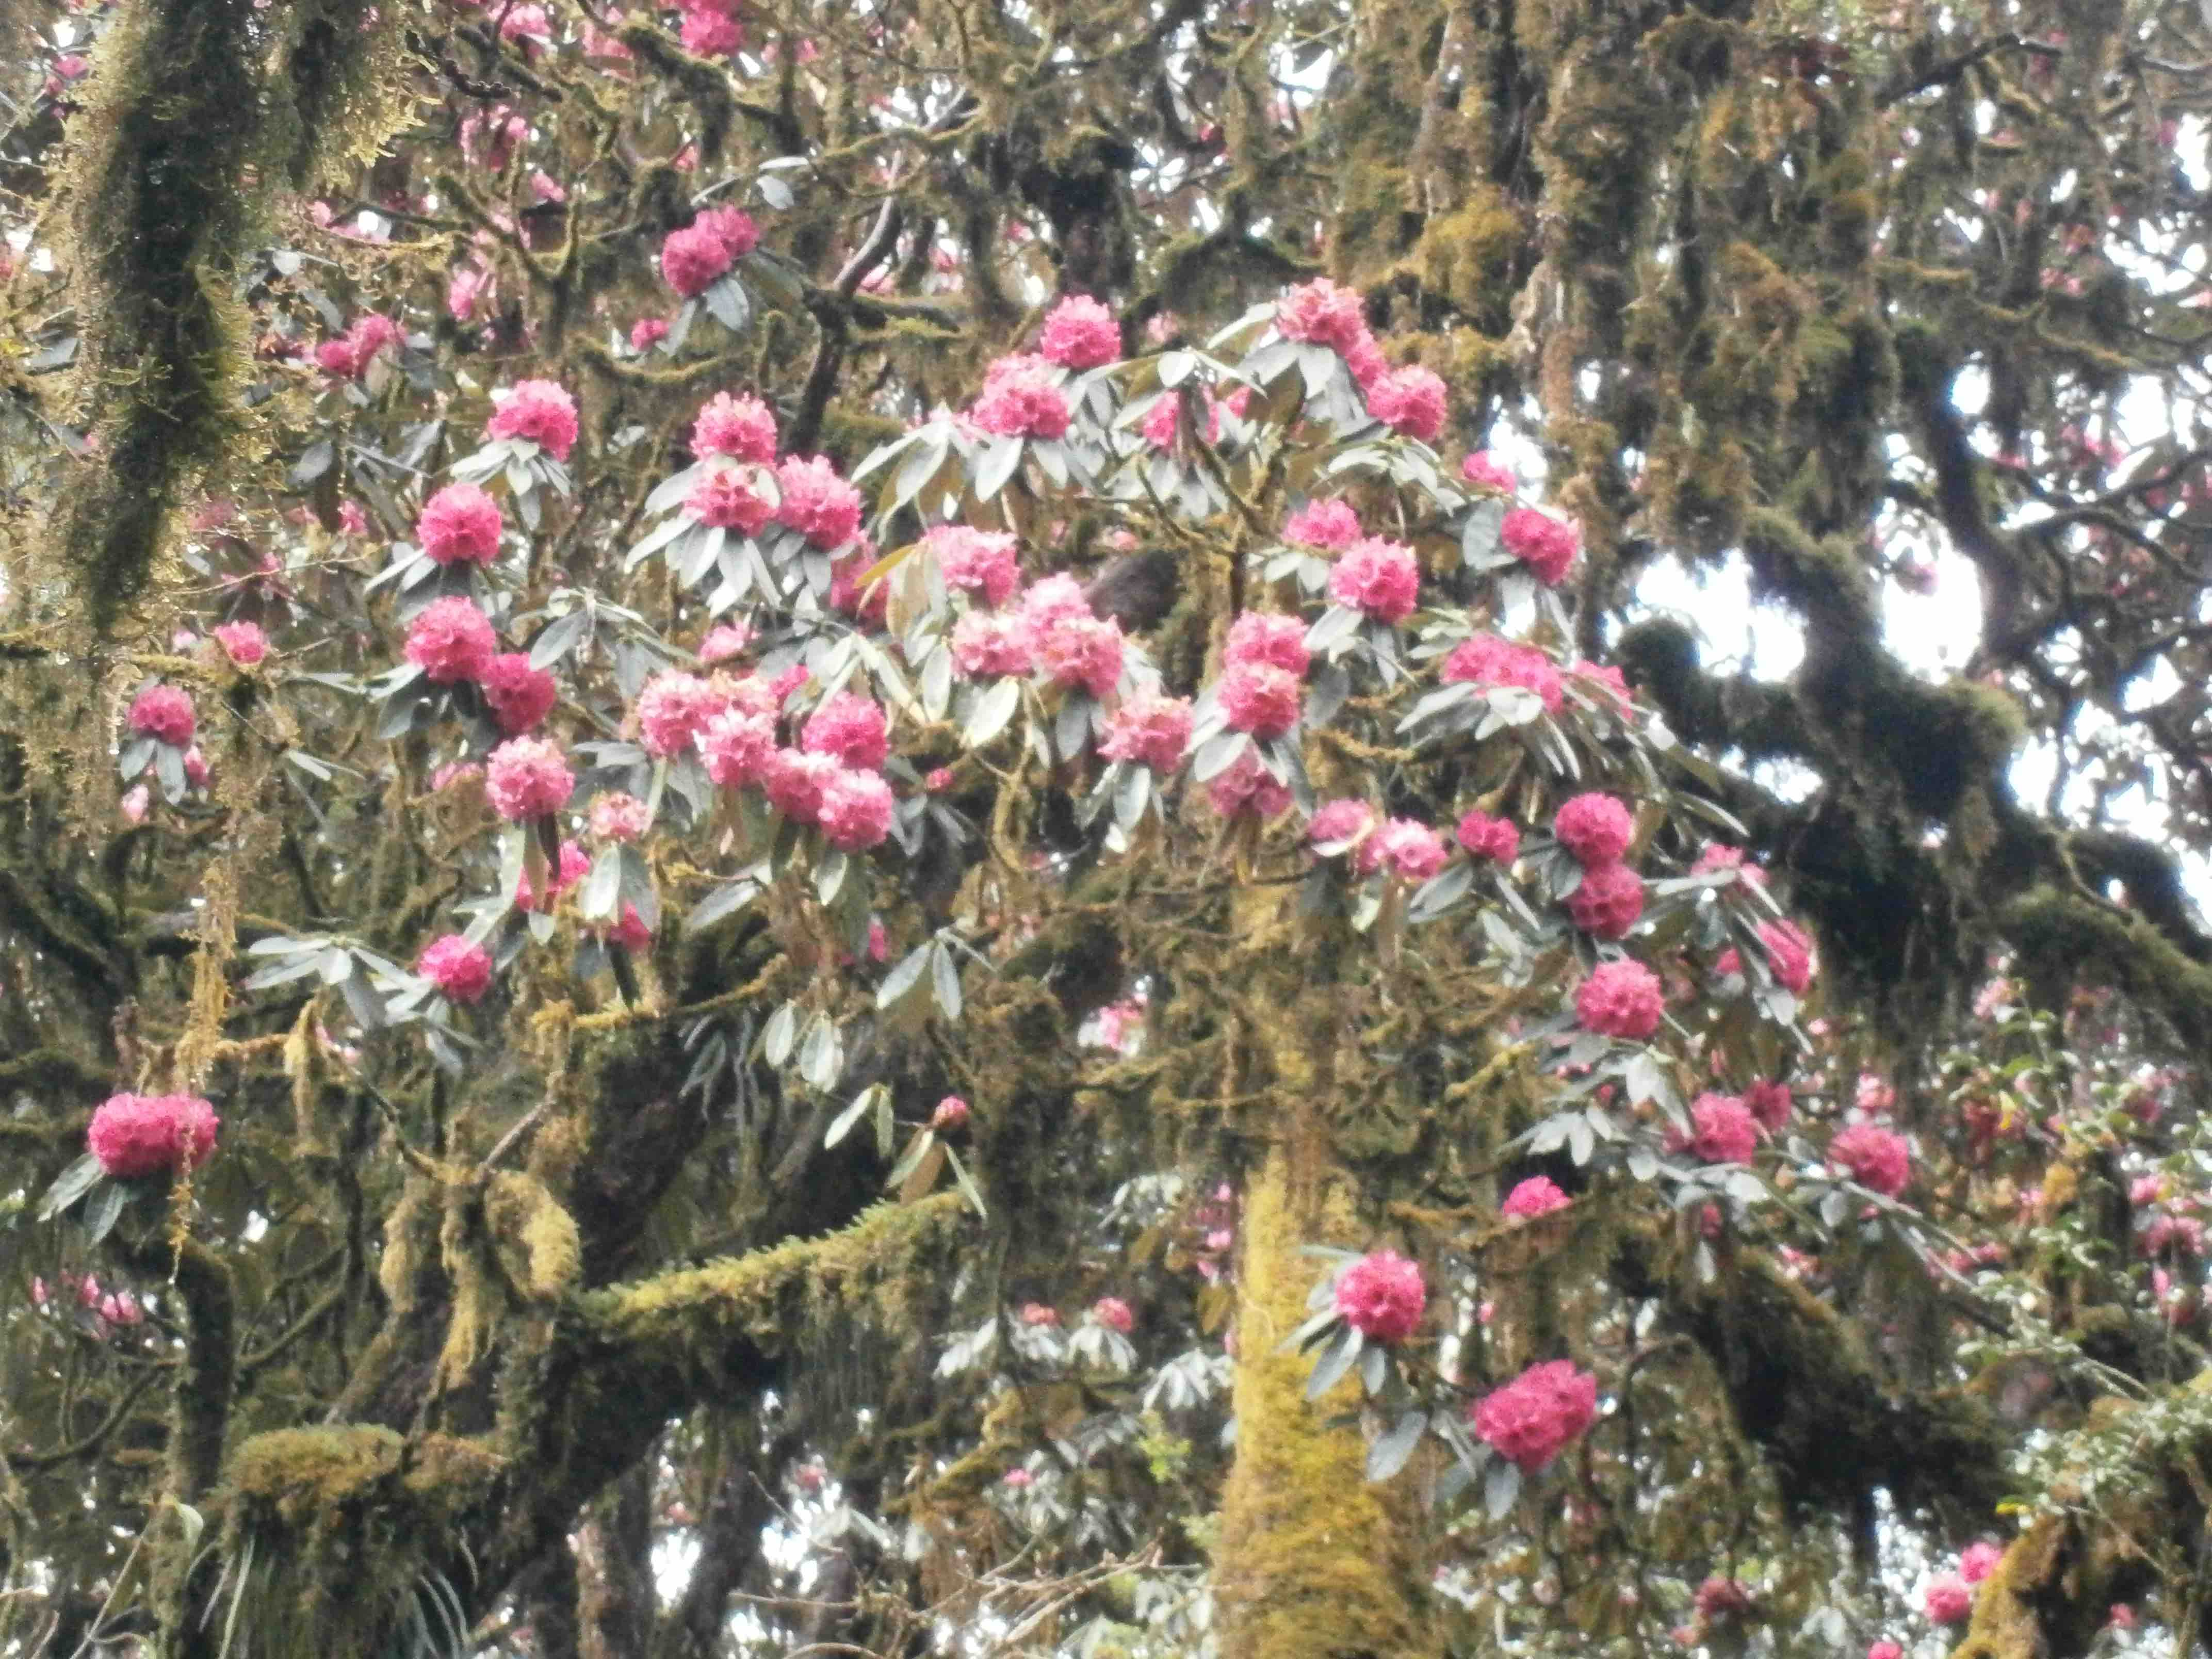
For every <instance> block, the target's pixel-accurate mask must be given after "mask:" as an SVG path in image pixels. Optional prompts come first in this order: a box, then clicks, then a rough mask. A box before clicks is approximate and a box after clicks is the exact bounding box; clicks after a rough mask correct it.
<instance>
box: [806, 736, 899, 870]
mask: <svg viewBox="0 0 2212 1659" xmlns="http://www.w3.org/2000/svg"><path fill="white" fill-rule="evenodd" d="M817 758H818V757H817ZM897 806H898V803H897V801H896V799H895V798H894V797H893V796H892V794H891V787H890V785H889V784H888V783H886V782H884V781H883V779H882V778H880V777H878V775H876V774H875V773H873V772H856V771H854V770H852V769H850V768H846V769H842V770H839V771H837V772H835V773H833V774H831V775H830V776H829V778H828V779H827V780H826V781H824V782H823V785H822V796H821V799H820V801H819V802H818V803H817V805H816V807H815V809H814V821H815V823H817V824H819V825H820V826H821V829H822V833H823V836H826V837H828V839H829V844H830V845H831V846H833V847H836V848H842V849H843V850H844V851H846V852H848V853H860V852H865V851H866V850H867V849H868V848H871V847H874V846H877V845H878V844H879V843H880V842H882V841H883V839H884V836H888V835H890V832H891V818H892V817H893V816H894V815H895V813H896V810H897Z"/></svg>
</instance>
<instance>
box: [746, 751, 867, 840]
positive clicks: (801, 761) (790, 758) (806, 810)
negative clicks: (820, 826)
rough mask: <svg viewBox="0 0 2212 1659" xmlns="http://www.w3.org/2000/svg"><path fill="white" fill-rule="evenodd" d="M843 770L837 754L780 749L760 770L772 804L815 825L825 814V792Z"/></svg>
mask: <svg viewBox="0 0 2212 1659" xmlns="http://www.w3.org/2000/svg"><path fill="white" fill-rule="evenodd" d="M843 771H844V767H843V765H842V763H840V762H839V761H838V759H837V757H836V756H835V755H810V754H807V753H806V752H805V751H804V750H798V749H778V750H773V751H771V752H770V754H769V757H768V760H767V762H766V763H764V764H763V767H762V768H761V787H763V788H764V789H765V790H767V791H768V799H769V805H771V806H773V807H775V810H776V811H779V812H781V813H782V814H783V816H784V817H787V818H789V819H791V820H793V822H794V823H813V822H814V821H815V818H816V816H817V814H818V813H819V812H820V811H822V795H823V789H824V788H825V787H827V786H828V784H829V781H830V780H831V779H832V778H834V777H836V776H837V775H839V774H841V773H842V772H843ZM864 810H865V809H864Z"/></svg>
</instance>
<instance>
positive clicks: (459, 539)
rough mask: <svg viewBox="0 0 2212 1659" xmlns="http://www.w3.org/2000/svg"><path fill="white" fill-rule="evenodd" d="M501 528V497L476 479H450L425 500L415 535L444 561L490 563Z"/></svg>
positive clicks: (495, 555) (430, 553) (497, 553)
mask: <svg viewBox="0 0 2212 1659" xmlns="http://www.w3.org/2000/svg"><path fill="white" fill-rule="evenodd" d="M500 528H501V521H500V516H499V503H498V502H497V501H494V500H492V498H491V497H490V496H489V495H485V494H484V492H483V490H481V489H477V487H476V486H475V485H474V484H472V483H450V484H447V486H446V487H445V488H444V489H441V490H440V491H439V492H438V493H437V494H436V495H433V496H431V497H430V499H429V500H428V501H425V502H423V503H422V514H421V516H420V517H418V518H417V519H416V520H415V539H416V541H418V542H420V543H421V544H422V550H423V551H424V552H425V553H427V554H428V555H429V556H431V557H432V558H433V559H435V560H436V561H437V562H439V563H440V564H449V565H450V564H489V563H490V562H492V561H493V560H494V559H495V558H497V557H498V556H499V532H500Z"/></svg>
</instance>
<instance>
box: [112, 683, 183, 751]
mask: <svg viewBox="0 0 2212 1659" xmlns="http://www.w3.org/2000/svg"><path fill="white" fill-rule="evenodd" d="M125 718H126V719H127V720H128V721H129V723H130V726H131V730H132V731H133V732H137V733H138V735H139V736H141V737H145V738H155V740H156V741H158V742H161V743H166V744H168V745H169V746H170V747H171V748H172V749H185V748H189V747H190V746H191V741H192V733H193V732H195V731H197V729H198V726H199V716H198V715H197V714H196V713H194V711H193V709H192V698H191V693H190V692H189V691H186V690H184V689H183V688H182V687H181V686H174V685H149V686H148V687H147V688H146V689H145V690H143V691H141V692H140V693H139V694H138V695H137V696H135V697H133V698H131V712H130V714H128V715H127V716H126V717H125Z"/></svg>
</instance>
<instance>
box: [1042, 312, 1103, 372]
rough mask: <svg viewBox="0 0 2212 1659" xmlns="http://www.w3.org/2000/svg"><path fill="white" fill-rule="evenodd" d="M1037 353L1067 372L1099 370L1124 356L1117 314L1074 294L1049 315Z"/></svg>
mask: <svg viewBox="0 0 2212 1659" xmlns="http://www.w3.org/2000/svg"><path fill="white" fill-rule="evenodd" d="M1037 351H1038V353H1039V355H1040V356H1045V357H1048V358H1049V359H1051V360H1052V361H1053V362H1055V363H1058V364H1060V366H1061V367H1062V368H1073V369H1085V368H1099V367H1101V366H1102V365H1103V364H1106V363H1110V362H1114V361H1115V359H1116V358H1118V357H1119V356H1121V325H1120V324H1118V323H1116V322H1115V320H1114V313H1112V312H1111V311H1109V310H1108V309H1107V308H1106V307H1104V306H1103V305H1101V304H1100V303H1099V302H1098V301H1096V300H1094V299H1092V298H1091V296H1090V295H1087V294H1071V295H1068V296H1067V297H1066V299H1064V300H1062V301H1060V303H1059V304H1058V305H1056V306H1054V307H1053V308H1052V309H1051V310H1050V311H1048V312H1047V313H1045V319H1044V328H1043V330H1042V332H1040V333H1039V334H1038V336H1037Z"/></svg>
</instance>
